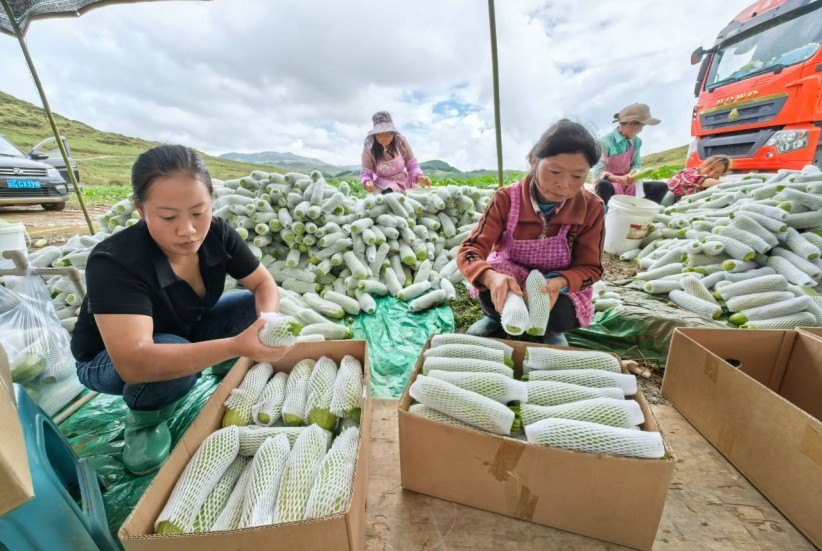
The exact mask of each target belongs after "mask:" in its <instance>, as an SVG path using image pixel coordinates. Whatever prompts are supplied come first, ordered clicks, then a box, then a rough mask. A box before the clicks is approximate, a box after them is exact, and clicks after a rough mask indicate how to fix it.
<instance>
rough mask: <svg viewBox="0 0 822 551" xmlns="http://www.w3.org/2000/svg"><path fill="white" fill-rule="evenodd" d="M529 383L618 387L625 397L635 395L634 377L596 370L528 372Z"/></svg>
mask: <svg viewBox="0 0 822 551" xmlns="http://www.w3.org/2000/svg"><path fill="white" fill-rule="evenodd" d="M528 380H529V381H556V382H558V383H569V384H572V385H579V386H590V387H598V388H601V387H609V386H610V387H614V386H616V387H619V388H621V389H622V392H623V393H624V394H625V396H633V395H634V394H636V389H637V384H636V376H635V375H627V374H625V373H613V372H611V371H601V370H598V369H544V370H532V371H529V372H528Z"/></svg>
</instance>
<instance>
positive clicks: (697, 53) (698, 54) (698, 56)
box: [691, 46, 705, 65]
mask: <svg viewBox="0 0 822 551" xmlns="http://www.w3.org/2000/svg"><path fill="white" fill-rule="evenodd" d="M704 55H705V50H704V49H703V48H702V46H700V47H699V48H697V49H696V50H694V51H693V52H692V53H691V65H696V64H697V63H699V62H700V61H702V58H703V56H704Z"/></svg>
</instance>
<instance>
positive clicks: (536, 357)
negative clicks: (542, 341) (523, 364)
mask: <svg viewBox="0 0 822 551" xmlns="http://www.w3.org/2000/svg"><path fill="white" fill-rule="evenodd" d="M525 359H526V360H528V364H529V367H530V369H601V370H603V371H613V372H614V373H620V372H621V366H620V364H619V360H617V359H616V358H615V357H614V356H612V355H611V354H608V353H607V352H597V351H594V350H561V349H558V348H548V347H545V348H543V347H537V346H529V347H528V348H526V349H525Z"/></svg>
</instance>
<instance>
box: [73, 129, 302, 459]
mask: <svg viewBox="0 0 822 551" xmlns="http://www.w3.org/2000/svg"><path fill="white" fill-rule="evenodd" d="M131 180H132V193H133V195H132V197H133V201H134V205H135V207H136V208H137V211H138V212H139V214H140V221H139V222H138V223H137V224H134V225H133V226H131V227H129V228H126V229H124V230H123V231H121V232H118V233H116V234H114V235H112V236H111V237H109V238H108V239H106V240H105V241H102V242H101V243H99V244H98V245H97V246H95V247H94V249H93V250H92V252H91V254H90V255H89V258H88V264H87V266H86V282H87V287H88V295H87V296H86V298H85V300H84V301H83V305H82V308H81V312H80V315H79V317H78V320H77V325H76V327H75V330H74V334H73V336H72V340H71V350H72V354H73V355H74V358H75V359H76V360H77V376H78V378H79V379H80V382H82V383H83V384H84V385H85V386H86V387H88V388H90V389H92V390H96V391H98V392H103V393H106V394H115V395H120V396H122V397H123V400H124V401H125V403H126V405H127V406H128V413H127V414H126V417H125V434H124V439H125V446H124V448H123V462H124V463H125V465H126V467H127V468H128V469H129V470H130V471H131V472H132V473H134V474H137V475H144V474H148V473H150V472H152V471H154V470H156V469H157V468H159V467H160V465H161V464H162V463H163V462H164V461H165V460H166V458H167V457H168V454H169V451H170V449H171V435H170V433H169V430H168V425H167V421H168V420H169V419H170V418H171V417H172V416H173V414H174V410H175V407H176V405H177V403H178V402H179V401H180V399H181V398H182V397H183V396H185V395H186V393H188V391H189V390H191V388H192V387H193V386H194V385H195V383H196V382H197V379H198V378H199V377H200V372H201V371H203V370H205V369H207V368H208V367H211V366H214V365H217V364H220V363H221V362H226V361H227V360H230V359H231V358H236V357H238V356H246V357H249V358H253V359H255V360H257V361H269V362H271V361H276V360H277V359H279V358H280V357H281V356H282V355H283V354H284V353H285V351H286V349H285V348H268V347H266V346H264V345H263V344H261V343H260V342H259V337H258V333H259V330H260V329H261V328H262V326H263V325H264V323H265V322H264V321H263V320H261V319H259V314H260V313H261V312H276V311H279V306H280V299H279V292H278V289H277V284H276V283H275V282H274V279H273V278H272V277H271V274H269V273H268V272H267V271H266V269H265V268H264V267H263V266H262V265H261V264H260V262H259V261H258V260H257V259H256V258H255V257H254V255H253V254H252V252H251V250H250V249H249V248H248V246H247V245H246V243H245V242H244V241H243V240H242V239H241V238H240V236H239V234H238V233H237V232H236V231H235V230H234V229H233V228H232V227H230V226H229V225H228V224H227V223H226V222H225V221H223V220H222V219H219V218H212V213H211V195H212V191H213V190H212V183H211V176H210V175H209V173H208V170H207V169H206V166H205V164H204V163H203V161H202V160H201V159H200V158H199V157H198V156H197V154H196V153H195V152H194V151H193V150H191V149H189V148H186V147H183V146H175V145H162V146H159V147H155V148H153V149H150V150H148V151H146V152H145V153H143V154H142V155H140V156H139V157H138V158H137V161H136V162H135V163H134V166H133V168H132V176H131ZM226 274H228V275H231V276H232V277H233V278H235V279H237V280H238V281H239V282H240V283H241V284H242V286H243V287H244V288H245V290H244V291H238V292H233V293H230V294H226V295H223V289H224V285H225V278H226Z"/></svg>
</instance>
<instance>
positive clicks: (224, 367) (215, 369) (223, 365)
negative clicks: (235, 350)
mask: <svg viewBox="0 0 822 551" xmlns="http://www.w3.org/2000/svg"><path fill="white" fill-rule="evenodd" d="M239 359H240V358H231V359H230V360H226V361H224V362H220V363H218V364H217V365H215V366H212V367H211V373H212V374H214V375H217V376H220V375H225V374H226V373H228V372H229V371H231V368H232V367H234V364H236V363H237V360H239Z"/></svg>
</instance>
